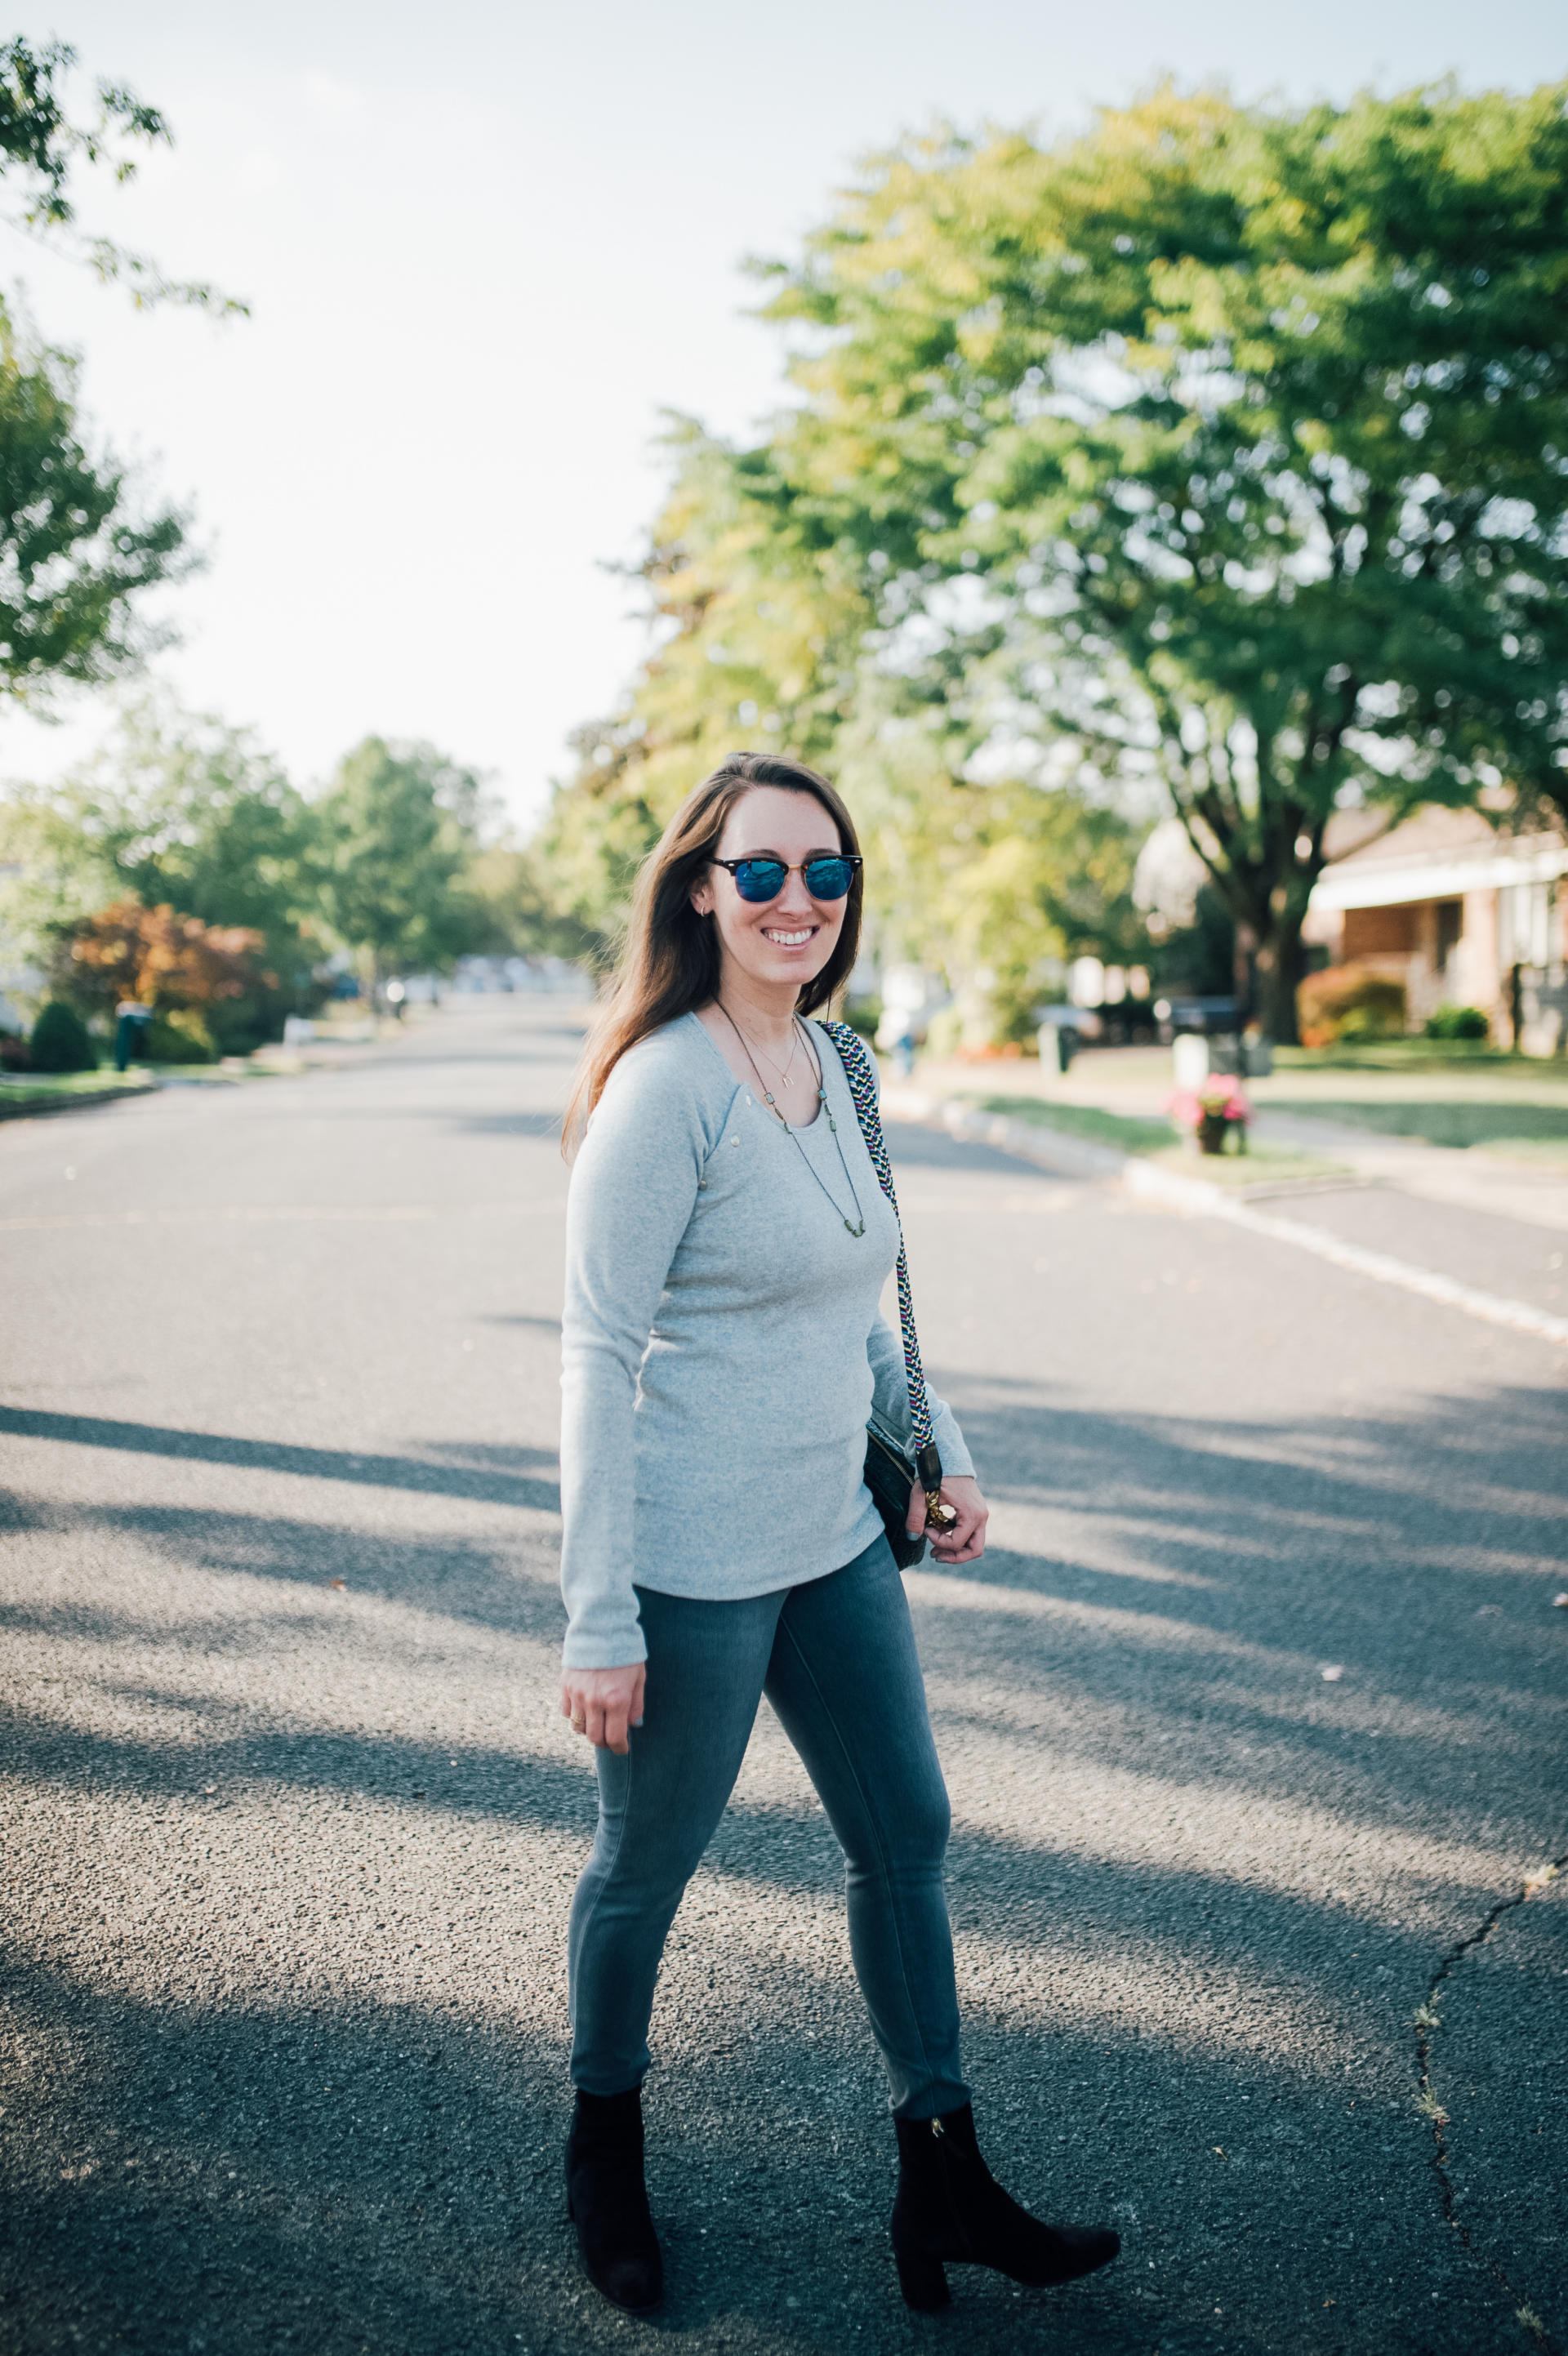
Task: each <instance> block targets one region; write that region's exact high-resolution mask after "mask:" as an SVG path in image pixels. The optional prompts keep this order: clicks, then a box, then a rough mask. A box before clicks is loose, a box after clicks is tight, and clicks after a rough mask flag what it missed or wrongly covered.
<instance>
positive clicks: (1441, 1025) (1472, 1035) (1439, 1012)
mask: <svg viewBox="0 0 1568 2356" xmlns="http://www.w3.org/2000/svg"><path fill="white" fill-rule="evenodd" d="M1425 1029H1426V1036H1427V1037H1428V1038H1429V1039H1489V1038H1490V1037H1491V1035H1492V1026H1491V1023H1490V1021H1489V1020H1488V1018H1487V1015H1486V1014H1485V1013H1484V1012H1482V1010H1481V1008H1480V1007H1478V1006H1439V1007H1437V1008H1435V1009H1434V1012H1432V1013H1430V1014H1429V1015H1428V1016H1427V1018H1426V1024H1425Z"/></svg>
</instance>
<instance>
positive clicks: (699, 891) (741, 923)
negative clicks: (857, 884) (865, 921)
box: [692, 786, 849, 1005]
mask: <svg viewBox="0 0 1568 2356" xmlns="http://www.w3.org/2000/svg"><path fill="white" fill-rule="evenodd" d="M842 850H843V842H842V841H840V839H839V830H838V828H837V826H836V825H835V824H834V822H833V820H832V818H831V817H830V816H829V814H828V812H827V811H826V810H825V809H823V808H822V803H821V802H820V801H818V799H817V798H816V796H815V795H814V794H802V793H791V792H790V791H789V789H788V788H787V787H782V786H753V787H752V788H751V791H750V792H749V793H748V794H743V795H742V797H741V798H740V800H739V801H737V802H736V804H735V805H734V807H733V808H732V809H731V811H730V814H729V817H728V818H727V819H726V820H725V830H724V832H723V834H722V835H721V836H720V838H719V841H718V846H717V849H716V851H715V852H714V857H715V858H716V859H761V858H770V859H781V860H782V861H783V862H784V864H785V865H786V867H789V868H792V869H795V870H797V871H798V870H799V869H800V867H801V866H802V865H803V863H804V862H805V861H806V860H808V859H810V858H811V855H812V854H813V852H822V851H826V852H828V853H830V854H832V853H836V852H838V851H842ZM692 905H693V908H695V909H697V910H698V912H699V913H700V914H702V915H703V916H706V915H708V914H710V913H711V914H712V916H713V919H714V925H715V926H716V927H717V931H718V936H719V945H720V951H721V958H722V963H723V974H722V975H721V980H720V988H721V990H722V989H723V987H724V983H725V980H726V979H733V980H738V981H739V982H740V983H741V986H742V987H743V988H744V989H746V991H747V995H754V996H757V997H759V998H764V999H773V998H780V999H783V998H787V999H788V1002H789V1004H790V1005H792V1004H793V1003H794V995H795V993H796V992H798V991H800V988H801V987H802V985H803V984H804V983H806V982H808V981H810V980H811V978H812V976H813V975H815V974H819V973H821V971H822V968H823V966H825V965H826V963H827V961H828V959H829V958H830V957H832V953H833V950H834V948H836V946H837V944H838V937H839V935H840V933H841V932H842V931H843V920H844V911H845V909H846V908H847V906H848V905H849V904H848V902H847V900H813V899H812V897H811V894H810V893H809V892H808V891H807V889H806V879H805V877H804V876H803V875H801V874H800V873H798V872H797V873H792V874H789V875H787V876H786V877H785V879H784V889H783V890H782V891H781V892H780V893H779V897H778V898H777V900H769V901H768V902H766V903H765V904H764V905H762V906H760V907H757V906H754V905H752V904H751V902H749V901H746V900H743V899H742V898H741V896H740V894H739V893H738V892H737V891H736V883H735V878H734V876H733V875H731V874H730V873H729V872H728V870H727V869H726V868H723V867H710V868H709V869H708V871H707V873H706V874H705V875H704V876H703V878H702V881H701V882H700V883H696V884H694V885H693V889H692Z"/></svg>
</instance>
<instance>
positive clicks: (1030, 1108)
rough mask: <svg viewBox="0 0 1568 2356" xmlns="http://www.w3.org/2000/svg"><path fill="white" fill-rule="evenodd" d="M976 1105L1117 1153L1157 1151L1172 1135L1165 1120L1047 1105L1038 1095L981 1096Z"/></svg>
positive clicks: (1094, 1108)
mask: <svg viewBox="0 0 1568 2356" xmlns="http://www.w3.org/2000/svg"><path fill="white" fill-rule="evenodd" d="M980 1104H981V1109H982V1111H983V1112H1004V1113H1007V1114H1009V1115H1010V1116H1011V1118H1012V1119H1014V1120H1032V1121H1034V1122H1035V1123H1036V1126H1037V1127H1038V1128H1041V1129H1059V1130H1061V1131H1062V1133H1063V1135H1064V1136H1067V1137H1080V1138H1082V1140H1083V1141H1084V1142H1085V1144H1086V1145H1109V1146H1111V1147H1112V1148H1113V1150H1114V1151H1116V1152H1118V1153H1158V1152H1159V1151H1160V1150H1161V1148H1162V1147H1163V1146H1166V1145H1169V1144H1170V1142H1171V1140H1172V1135H1173V1132H1172V1130H1171V1125H1170V1123H1169V1121H1168V1120H1138V1119H1134V1118H1133V1116H1132V1115H1131V1114H1129V1113H1124V1112H1102V1111H1101V1108H1100V1107H1099V1106H1098V1105H1079V1104H1057V1103H1055V1102H1053V1103H1050V1104H1047V1103H1045V1102H1043V1101H1042V1099H1041V1098H1039V1097H982V1098H981V1099H980Z"/></svg>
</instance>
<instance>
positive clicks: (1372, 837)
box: [1310, 809, 1568, 913]
mask: <svg viewBox="0 0 1568 2356" xmlns="http://www.w3.org/2000/svg"><path fill="white" fill-rule="evenodd" d="M1327 846H1328V855H1329V864H1328V865H1327V866H1326V868H1325V869H1324V872H1323V873H1322V874H1321V875H1320V876H1319V877H1318V879H1317V883H1316V887H1315V889H1314V891H1313V894H1312V900H1311V903H1310V905H1311V907H1312V908H1313V910H1314V911H1315V912H1319V913H1321V912H1325V911H1328V910H1332V909H1340V908H1389V907H1397V906H1399V905H1402V904H1403V903H1406V902H1409V901H1413V900H1451V899H1457V898H1458V897H1459V896H1460V895H1461V894H1463V893H1466V892H1482V891H1487V890H1493V891H1495V890H1497V889H1498V887H1499V886H1501V885H1505V884H1509V883H1551V882H1552V881H1553V880H1554V879H1555V878H1556V877H1558V876H1560V875H1568V835H1564V834H1563V831H1562V830H1560V829H1558V828H1555V827H1549V826H1535V827H1532V828H1530V829H1529V830H1506V831H1505V830H1504V828H1503V827H1502V826H1501V825H1499V824H1496V823H1494V822H1493V820H1492V819H1490V818H1488V817H1487V814H1486V813H1485V811H1483V810H1478V809H1419V810H1417V811H1415V812H1414V814H1413V815H1412V817H1410V818H1407V819H1405V820H1404V821H1403V823H1402V825H1399V826H1396V827H1391V828H1390V829H1389V830H1388V831H1387V832H1386V833H1385V832H1384V831H1382V830H1381V823H1380V819H1379V817H1378V815H1377V813H1376V812H1375V811H1370V810H1342V811H1340V812H1339V813H1338V815H1337V817H1336V818H1334V819H1332V820H1331V821H1330V823H1329V828H1328V835H1327Z"/></svg>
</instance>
